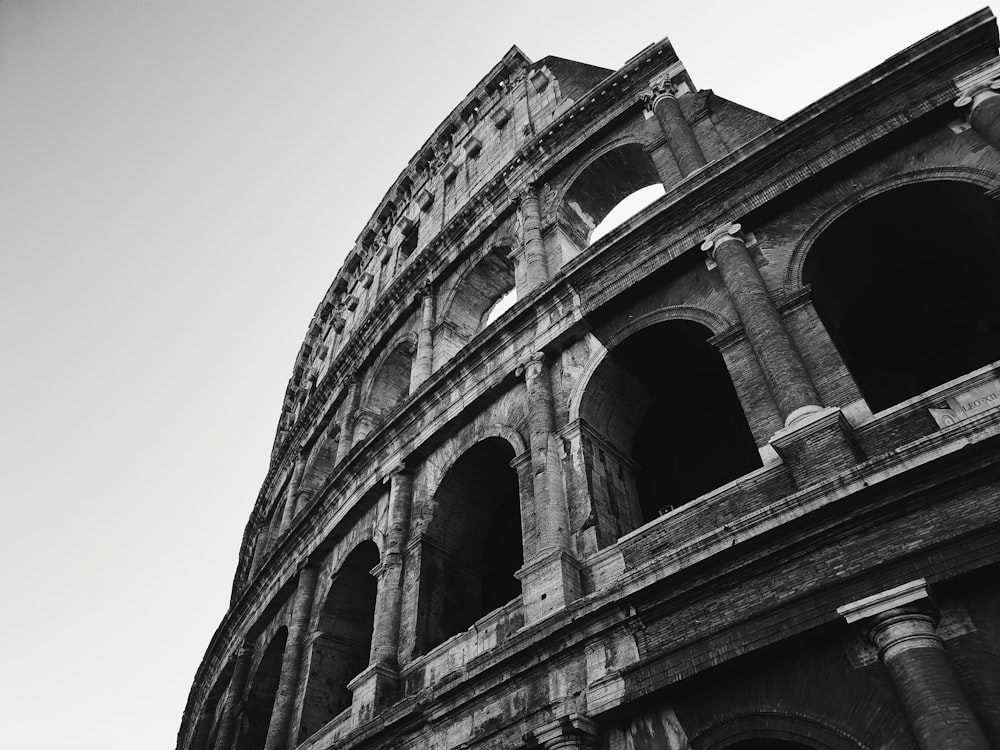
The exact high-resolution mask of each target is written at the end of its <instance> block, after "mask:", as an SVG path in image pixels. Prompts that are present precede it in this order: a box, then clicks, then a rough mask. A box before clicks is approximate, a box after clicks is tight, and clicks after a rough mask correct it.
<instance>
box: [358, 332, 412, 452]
mask: <svg viewBox="0 0 1000 750" xmlns="http://www.w3.org/2000/svg"><path fill="white" fill-rule="evenodd" d="M414 348H415V347H414V344H413V341H411V340H410V339H406V340H404V341H400V342H399V343H398V344H396V346H395V348H394V349H393V350H392V351H391V352H390V354H389V356H387V357H386V358H385V359H384V360H383V361H382V363H381V365H379V368H378V372H376V373H375V376H374V377H373V378H372V385H371V389H370V390H369V393H368V399H367V401H366V402H365V404H364V406H363V407H362V408H360V409H358V412H357V415H356V421H355V425H354V436H353V440H352V444H354V443H358V442H360V441H361V440H363V439H364V438H365V437H367V435H368V434H369V433H370V432H371V431H372V430H373V429H375V427H376V426H377V425H378V424H380V423H381V422H382V419H383V418H384V417H385V415H386V414H388V413H389V412H390V411H392V410H393V409H395V408H396V407H397V406H399V404H401V403H402V402H403V401H404V400H406V397H407V396H409V395H410V377H411V371H412V370H413V354H414Z"/></svg>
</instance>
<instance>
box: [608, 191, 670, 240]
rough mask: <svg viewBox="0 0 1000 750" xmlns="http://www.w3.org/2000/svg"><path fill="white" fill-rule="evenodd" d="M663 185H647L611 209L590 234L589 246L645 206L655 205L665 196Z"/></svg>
mask: <svg viewBox="0 0 1000 750" xmlns="http://www.w3.org/2000/svg"><path fill="white" fill-rule="evenodd" d="M666 192H667V191H666V190H664V188H663V185H659V184H657V185H649V186H648V187H644V188H642V189H641V190H636V191H635V192H634V193H632V195H630V196H628V197H627V198H625V199H624V200H623V201H622V202H621V203H619V204H618V205H617V206H615V207H614V208H612V209H611V210H610V211H609V212H608V215H607V216H605V217H604V219H603V220H602V221H601V223H600V224H598V225H597V226H596V227H594V231H593V232H591V233H590V242H591V244H593V243H595V242H597V241H598V240H599V239H601V237H603V236H604V235H606V234H608V233H609V232H611V231H612V230H614V229H617V228H618V227H620V226H621V225H622V224H624V223H625V222H626V221H628V220H629V219H631V218H632V217H633V216H635V215H636V214H637V213H639V212H640V211H642V209H644V208H645V207H646V206H648V205H650V204H652V203H655V202H656V201H658V200H659V199H660V198H662V197H663V196H664V195H666Z"/></svg>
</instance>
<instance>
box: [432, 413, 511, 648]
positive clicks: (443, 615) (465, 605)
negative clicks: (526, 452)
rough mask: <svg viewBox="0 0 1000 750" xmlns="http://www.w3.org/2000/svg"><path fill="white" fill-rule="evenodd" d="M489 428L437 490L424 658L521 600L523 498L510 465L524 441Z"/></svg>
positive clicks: (459, 458)
mask: <svg viewBox="0 0 1000 750" xmlns="http://www.w3.org/2000/svg"><path fill="white" fill-rule="evenodd" d="M489 431H490V432H492V433H494V434H492V435H484V434H483V432H482V431H480V432H478V433H477V435H476V439H475V441H474V442H473V443H472V445H470V446H468V447H466V448H465V449H464V450H462V452H461V453H460V454H459V455H458V456H457V457H456V458H455V459H454V460H453V461H452V462H451V464H450V465H449V467H448V469H447V470H446V471H445V472H444V474H443V476H442V479H441V481H440V482H439V483H438V485H437V487H436V488H435V489H434V492H433V499H432V501H431V505H432V507H433V509H434V510H433V512H432V514H431V515H430V518H429V522H428V523H427V525H426V528H425V530H424V531H423V533H422V534H421V535H420V542H421V544H420V550H419V562H418V566H419V567H418V570H419V572H420V575H419V592H418V595H417V628H416V629H417V633H416V637H417V643H416V648H417V651H418V652H420V653H423V652H426V651H428V650H429V649H431V648H433V647H434V646H437V645H438V644H440V643H442V642H444V641H445V640H447V639H448V638H450V637H451V636H453V635H456V634H458V633H461V632H462V631H463V630H465V629H466V628H468V627H469V626H470V625H472V624H473V623H474V622H475V621H476V620H478V619H479V618H481V617H482V616H484V615H486V614H487V613H489V612H491V611H493V610H494V609H496V608H498V607H501V606H503V605H504V604H506V603H507V602H509V601H511V600H512V599H516V598H517V597H518V596H520V592H521V584H520V581H519V580H518V579H517V578H516V577H515V575H514V574H515V573H516V571H517V570H519V569H520V567H521V566H522V565H523V563H524V552H523V541H522V540H523V530H522V521H521V510H520V506H521V502H520V494H521V493H520V483H519V479H518V474H517V472H516V470H515V469H514V468H513V467H512V465H511V464H512V462H513V461H514V458H515V457H516V456H517V455H520V453H521V452H523V448H524V444H523V441H521V440H520V437H519V436H518V435H517V434H516V433H514V432H513V431H511V430H509V428H504V427H502V426H499V425H494V426H493V427H492V428H491V429H490V430H489ZM504 435H505V436H506V437H505V436H504ZM508 438H510V439H508ZM515 438H516V440H515ZM512 440H513V442H512ZM519 449H521V450H520V451H519Z"/></svg>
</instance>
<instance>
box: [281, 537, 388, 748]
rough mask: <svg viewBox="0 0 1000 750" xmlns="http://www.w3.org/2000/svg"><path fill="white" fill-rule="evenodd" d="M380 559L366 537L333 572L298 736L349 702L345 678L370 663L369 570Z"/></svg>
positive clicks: (374, 587)
mask: <svg viewBox="0 0 1000 750" xmlns="http://www.w3.org/2000/svg"><path fill="white" fill-rule="evenodd" d="M378 563H379V552H378V547H377V546H376V545H375V543H374V542H371V541H366V542H362V543H361V544H359V545H358V546H357V547H355V548H354V550H353V551H352V552H351V554H350V555H348V557H347V559H346V560H345V561H344V564H343V565H341V567H340V569H339V570H338V571H337V573H336V574H335V575H334V578H333V582H332V584H331V586H330V592H329V594H328V595H327V597H326V601H325V602H324V604H323V610H322V612H321V614H320V618H319V623H318V627H317V630H316V632H315V633H314V634H313V637H312V639H311V649H310V653H309V667H308V669H309V672H308V677H307V682H306V690H305V698H304V701H303V705H302V720H301V724H300V730H299V737H302V738H305V737H308V736H309V735H311V734H312V733H313V732H315V731H316V730H318V729H320V728H321V727H322V726H323V725H324V724H326V723H327V722H328V721H330V720H331V719H332V718H334V717H335V716H336V715H337V714H339V713H340V712H341V711H343V710H344V709H345V708H347V707H348V706H349V705H351V699H352V695H351V691H350V690H349V689H348V687H347V683H349V682H350V681H351V680H353V679H354V678H355V677H357V676H358V674H360V673H361V672H362V671H363V670H364V669H365V667H367V666H368V662H369V659H370V654H371V647H372V630H373V628H374V624H375V597H376V594H377V591H378V584H377V581H376V580H375V577H374V576H373V575H372V574H371V570H372V568H374V567H375V566H376V565H378Z"/></svg>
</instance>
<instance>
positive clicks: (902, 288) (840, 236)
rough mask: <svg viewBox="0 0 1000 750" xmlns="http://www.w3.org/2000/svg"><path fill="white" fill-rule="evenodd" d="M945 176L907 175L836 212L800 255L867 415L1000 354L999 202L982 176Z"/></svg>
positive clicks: (805, 278)
mask: <svg viewBox="0 0 1000 750" xmlns="http://www.w3.org/2000/svg"><path fill="white" fill-rule="evenodd" d="M948 173H949V171H948V170H942V169H935V170H927V171H925V172H923V173H919V174H916V175H914V174H909V175H903V176H901V177H898V178H894V179H892V180H887V181H884V182H882V183H879V184H878V185H876V186H873V187H872V188H871V189H870V190H869V191H868V192H867V194H866V195H864V196H863V199H859V200H857V201H853V202H844V203H843V204H840V205H838V207H837V210H836V211H832V212H828V213H827V215H825V216H824V217H823V218H822V219H821V220H820V221H819V222H817V223H816V226H815V227H813V228H811V229H810V231H809V232H808V233H807V234H808V237H807V238H805V239H806V240H807V241H808V245H807V244H806V243H805V242H803V243H802V248H803V250H804V251H803V252H801V253H799V254H798V256H797V258H796V260H797V261H800V262H799V263H797V265H800V266H801V268H800V269H798V270H797V271H795V273H797V275H798V281H799V283H809V285H810V289H811V296H812V302H813V305H814V307H815V309H816V313H817V315H818V316H819V318H820V320H821V321H822V323H823V325H824V327H825V328H826V331H827V333H828V334H829V335H830V338H831V340H832V341H833V343H834V345H835V346H836V348H837V349H838V351H839V352H840V355H841V357H842V359H843V361H844V364H845V365H846V367H847V369H848V370H849V371H850V372H851V374H852V375H853V377H854V381H855V382H856V383H857V386H858V388H859V389H860V391H861V393H862V395H863V396H864V398H865V400H866V402H867V404H868V407H869V408H870V409H871V410H872V411H873V412H878V411H881V410H883V409H886V408H888V407H889V406H892V405H894V404H897V403H900V402H902V401H905V400H907V399H909V398H912V397H914V396H917V395H918V394H920V393H923V392H925V391H927V390H929V389H931V388H933V387H935V386H937V385H940V384H942V383H945V382H947V381H949V380H951V379H953V378H956V377H959V376H961V375H963V374H965V373H967V372H970V371H971V370H974V369H976V368H978V367H982V366H983V365H986V364H989V363H990V362H993V361H996V360H997V359H1000V314H998V313H997V312H995V311H994V310H993V306H992V305H991V304H990V303H989V300H990V299H991V297H992V294H993V288H992V285H991V284H990V282H989V279H992V278H994V277H995V276H996V275H997V274H1000V251H998V248H1000V231H998V226H997V223H996V216H997V214H996V207H995V206H991V205H989V200H990V199H988V198H987V197H986V186H984V185H983V183H982V180H972V179H943V178H942V175H946V174H948ZM957 174H958V175H960V176H963V177H965V178H968V177H969V174H968V172H967V170H958V171H957ZM952 176H955V173H952ZM914 217H919V220H917V221H914ZM805 250H808V252H805Z"/></svg>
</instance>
